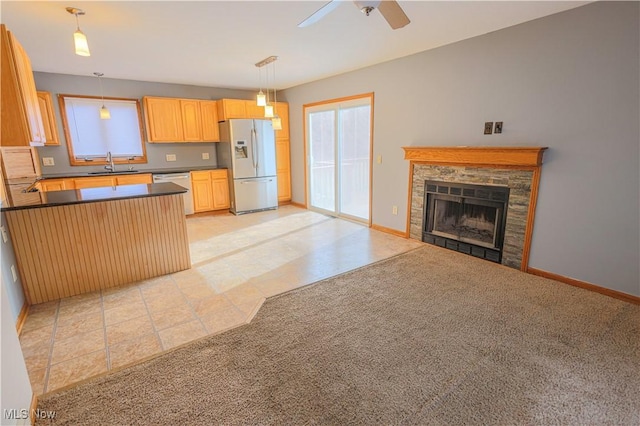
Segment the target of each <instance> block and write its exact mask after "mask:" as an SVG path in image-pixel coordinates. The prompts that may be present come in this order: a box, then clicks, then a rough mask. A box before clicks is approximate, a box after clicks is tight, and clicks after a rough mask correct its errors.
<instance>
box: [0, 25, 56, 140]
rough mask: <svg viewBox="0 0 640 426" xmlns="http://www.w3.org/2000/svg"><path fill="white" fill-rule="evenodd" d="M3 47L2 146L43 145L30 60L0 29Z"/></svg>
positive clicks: (1, 50)
mask: <svg viewBox="0 0 640 426" xmlns="http://www.w3.org/2000/svg"><path fill="white" fill-rule="evenodd" d="M0 32H1V39H2V47H1V48H0V52H1V56H2V70H1V73H0V74H1V75H2V90H1V91H0V92H1V98H2V106H1V108H0V109H1V110H2V120H1V121H2V145H3V146H43V145H44V142H45V136H44V127H43V125H42V116H41V115H40V106H39V104H38V97H37V95H36V85H35V82H34V80H33V71H32V69H31V61H30V60H29V57H28V56H27V54H26V52H25V51H24V49H23V48H22V45H21V44H20V43H19V42H18V40H17V39H16V38H15V37H14V36H13V34H11V32H10V31H7V29H6V27H5V26H4V24H2V25H1V26H0Z"/></svg>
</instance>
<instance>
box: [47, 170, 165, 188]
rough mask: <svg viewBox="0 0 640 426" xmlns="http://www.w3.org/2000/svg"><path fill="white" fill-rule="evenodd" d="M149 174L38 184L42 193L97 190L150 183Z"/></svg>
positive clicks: (84, 178)
mask: <svg viewBox="0 0 640 426" xmlns="http://www.w3.org/2000/svg"><path fill="white" fill-rule="evenodd" d="M152 182H153V179H152V177H151V174H150V173H142V174H137V173H136V174H131V175H127V174H123V175H118V176H89V177H82V178H63V179H43V180H41V181H40V182H38V184H39V189H40V191H42V192H50V191H62V190H65V189H84V188H98V187H101V186H118V185H135V184H145V183H152Z"/></svg>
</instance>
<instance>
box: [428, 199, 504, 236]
mask: <svg viewBox="0 0 640 426" xmlns="http://www.w3.org/2000/svg"><path fill="white" fill-rule="evenodd" d="M434 209H435V212H434V220H433V229H432V231H431V232H433V233H434V234H439V235H442V236H443V237H450V238H457V239H459V240H460V241H465V242H469V243H473V244H479V245H483V246H487V247H495V246H496V227H497V225H498V222H497V219H498V214H497V212H498V209H496V208H495V207H491V206H483V205H480V204H469V203H468V202H465V203H462V202H459V201H450V200H438V199H436V200H435V206H434Z"/></svg>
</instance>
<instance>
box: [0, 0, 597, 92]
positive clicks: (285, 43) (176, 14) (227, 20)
mask: <svg viewBox="0 0 640 426" xmlns="http://www.w3.org/2000/svg"><path fill="white" fill-rule="evenodd" d="M325 3H326V2H325V1H230V2H229V1H189V2H188V1H75V0H69V1H65V2H57V1H6V0H3V1H2V3H1V15H0V16H1V19H2V22H3V23H4V24H6V25H7V27H8V29H9V30H11V31H12V32H13V33H14V34H15V35H16V36H17V37H18V39H19V40H20V42H21V43H22V45H23V46H24V48H25V49H26V51H27V53H28V54H29V56H30V58H31V61H32V66H33V69H34V70H35V71H44V72H53V73H63V74H74V75H85V76H91V75H92V74H93V72H96V71H97V72H103V73H104V77H105V78H118V79H130V80H142V81H155V82H165V83H179V84H192V85H198V86H209V87H226V88H239V89H254V88H256V87H257V85H258V83H259V71H258V68H256V67H255V66H254V64H255V63H256V62H258V61H260V60H262V59H264V58H266V57H267V56H271V55H276V56H278V57H279V60H278V61H277V62H276V67H275V72H276V86H277V87H278V89H284V88H288V87H292V86H296V85H299V84H302V83H306V82H309V81H314V80H318V79H321V78H325V77H329V76H332V75H336V74H340V73H344V72H346V71H351V70H355V69H359V68H363V67H366V66H369V65H373V64H377V63H380V62H385V61H389V60H392V59H396V58H399V57H403V56H407V55H411V54H413V53H417V52H421V51H424V50H428V49H432V48H435V47H438V46H442V45H445V44H449V43H453V42H456V41H459V40H463V39H467V38H470V37H474V36H478V35H481V34H485V33H488V32H492V31H495V30H498V29H501V28H505V27H508V26H512V25H516V24H519V23H522V22H526V21H529V20H532V19H536V18H540V17H543V16H546V15H550V14H553V13H557V12H561V11H563V10H567V9H571V8H574V7H578V6H581V5H583V4H586V3H588V2H584V1H580V2H578V1H564V2H556V1H533V2H530V1H496V2H488V1H466V2H462V1H403V0H400V1H399V4H400V5H401V6H402V8H403V9H404V11H405V13H406V14H407V15H408V16H409V19H411V23H410V24H409V25H408V26H406V27H404V28H401V29H398V30H395V31H394V30H392V29H391V28H390V27H389V26H388V24H387V23H386V21H385V20H384V19H383V18H382V16H381V15H380V14H379V13H378V11H374V12H372V13H371V16H369V17H367V16H365V15H364V14H363V13H361V12H360V11H359V10H358V8H357V7H355V5H354V4H353V3H352V2H351V1H344V2H343V3H344V4H341V5H340V6H339V7H338V8H337V9H336V10H334V11H333V12H331V13H330V14H329V15H327V16H326V17H325V18H324V19H322V20H321V21H319V22H318V23H316V24H313V25H311V26H309V27H306V28H298V27H297V24H298V23H300V22H301V21H302V20H304V19H305V18H307V17H308V16H309V15H311V14H312V13H313V12H314V11H315V10H317V9H318V8H320V7H321V6H322V5H324V4H325ZM67 6H73V7H78V8H81V9H83V10H84V11H85V12H86V15H84V16H81V17H80V28H81V30H82V31H83V32H84V33H85V34H86V35H87V38H88V41H89V47H90V49H91V56H90V57H80V56H77V55H75V54H74V53H73V36H72V34H73V32H74V31H75V29H76V22H75V17H74V16H73V15H70V14H69V13H67V12H66V11H65V7H67ZM264 70H265V68H263V72H262V81H263V83H264V79H265V72H264ZM269 71H270V75H272V73H273V68H269ZM269 86H270V87H271V86H272V85H271V84H269Z"/></svg>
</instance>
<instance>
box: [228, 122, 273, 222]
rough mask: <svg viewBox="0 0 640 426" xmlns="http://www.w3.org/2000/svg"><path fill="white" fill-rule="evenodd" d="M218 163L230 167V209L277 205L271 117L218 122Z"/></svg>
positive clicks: (239, 211)
mask: <svg viewBox="0 0 640 426" xmlns="http://www.w3.org/2000/svg"><path fill="white" fill-rule="evenodd" d="M216 155H217V157H218V166H220V167H226V168H227V169H229V195H230V197H231V209H230V210H231V212H232V213H234V214H242V213H249V212H255V211H260V210H268V209H275V208H277V207H278V180H277V177H276V142H275V133H274V132H273V127H271V120H253V119H232V120H228V121H224V122H222V123H220V142H219V143H217V144H216Z"/></svg>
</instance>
